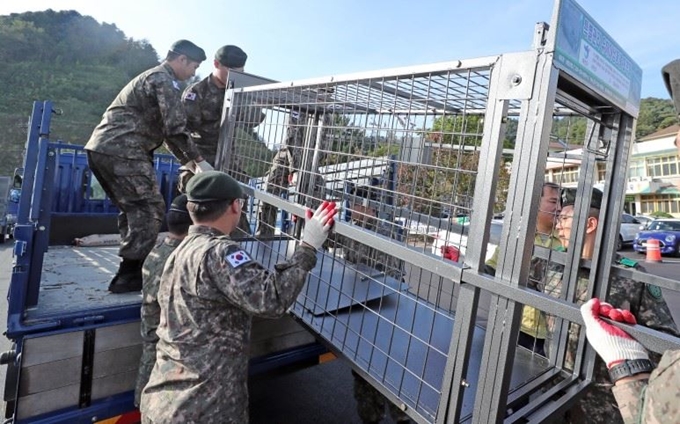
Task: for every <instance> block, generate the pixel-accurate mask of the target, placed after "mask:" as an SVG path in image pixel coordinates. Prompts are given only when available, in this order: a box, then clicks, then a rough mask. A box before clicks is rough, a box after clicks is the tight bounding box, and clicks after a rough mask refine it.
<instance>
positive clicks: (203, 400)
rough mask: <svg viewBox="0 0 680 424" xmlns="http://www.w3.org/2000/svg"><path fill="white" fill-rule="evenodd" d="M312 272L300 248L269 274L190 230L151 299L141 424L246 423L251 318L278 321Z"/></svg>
mask: <svg viewBox="0 0 680 424" xmlns="http://www.w3.org/2000/svg"><path fill="white" fill-rule="evenodd" d="M315 265H316V251H314V249H311V248H309V247H305V246H301V247H298V248H297V249H296V251H295V253H294V254H293V256H292V257H291V258H290V260H288V261H286V262H283V263H280V264H277V265H276V266H275V267H274V268H275V269H274V270H269V269H266V268H264V267H263V266H262V265H260V264H259V263H258V262H256V261H254V260H252V259H251V258H250V256H249V254H248V253H247V252H245V251H243V250H241V247H239V245H238V244H237V243H235V242H233V241H232V240H231V239H229V237H228V236H226V235H224V234H222V233H221V232H220V231H218V230H216V229H212V228H209V227H206V226H200V225H194V226H191V227H190V228H189V235H188V236H187V237H186V238H185V239H184V241H183V242H182V244H180V246H179V247H178V248H177V249H176V250H175V251H174V252H173V253H172V255H170V258H169V259H168V262H167V264H166V266H165V269H164V272H163V284H162V285H161V287H160V290H159V292H158V303H159V305H160V307H161V320H160V324H159V326H158V330H157V331H156V333H157V334H158V339H159V340H158V344H157V347H156V349H157V354H156V365H155V367H154V369H153V372H152V373H151V378H150V379H149V383H148V384H147V385H146V387H145V388H144V392H143V394H142V403H141V408H140V409H141V412H142V417H143V419H144V421H145V422H154V423H167V422H181V423H227V422H229V423H232V422H234V423H247V422H248V388H247V377H248V359H249V352H248V350H249V344H250V329H251V320H252V317H253V316H258V317H264V318H275V317H279V316H281V315H283V314H284V313H285V311H286V310H287V309H288V307H289V306H290V305H291V304H292V303H293V302H294V300H295V299H296V298H297V296H298V294H299V292H300V290H301V289H302V286H303V285H304V283H305V281H306V279H307V274H308V272H309V271H310V270H311V269H312V268H314V266H315Z"/></svg>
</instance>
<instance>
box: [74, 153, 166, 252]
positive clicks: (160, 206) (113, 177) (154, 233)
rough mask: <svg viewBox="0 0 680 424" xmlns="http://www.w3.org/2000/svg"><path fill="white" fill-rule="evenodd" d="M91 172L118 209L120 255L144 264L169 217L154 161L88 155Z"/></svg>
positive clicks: (97, 154)
mask: <svg viewBox="0 0 680 424" xmlns="http://www.w3.org/2000/svg"><path fill="white" fill-rule="evenodd" d="M87 161H88V164H89V166H90V170H91V171H92V173H93V174H94V176H95V177H96V178H97V180H98V181H99V183H100V184H101V186H102V188H103V189H104V192H106V195H107V196H108V197H109V198H110V199H111V201H112V202H113V203H114V204H115V205H116V206H117V207H118V209H119V210H120V213H119V215H118V231H119V232H120V236H121V243H120V249H119V252H118V255H119V256H121V257H123V258H125V259H131V260H144V258H146V256H147V255H148V254H149V252H150V251H151V249H153V247H154V244H155V243H156V238H157V237H158V232H159V231H160V228H161V223H162V222H163V219H164V216H165V201H164V200H163V196H161V193H160V190H159V188H158V183H157V181H156V172H155V171H154V168H153V163H152V162H151V161H141V160H128V159H123V158H119V157H114V156H108V155H103V154H101V153H96V152H92V151H88V152H87Z"/></svg>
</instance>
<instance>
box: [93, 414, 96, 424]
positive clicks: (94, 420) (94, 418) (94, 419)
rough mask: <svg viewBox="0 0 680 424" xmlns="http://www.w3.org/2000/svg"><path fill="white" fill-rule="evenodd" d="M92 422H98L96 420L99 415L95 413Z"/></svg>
mask: <svg viewBox="0 0 680 424" xmlns="http://www.w3.org/2000/svg"><path fill="white" fill-rule="evenodd" d="M92 422H93V423H96V422H97V416H96V415H95V416H94V417H92Z"/></svg>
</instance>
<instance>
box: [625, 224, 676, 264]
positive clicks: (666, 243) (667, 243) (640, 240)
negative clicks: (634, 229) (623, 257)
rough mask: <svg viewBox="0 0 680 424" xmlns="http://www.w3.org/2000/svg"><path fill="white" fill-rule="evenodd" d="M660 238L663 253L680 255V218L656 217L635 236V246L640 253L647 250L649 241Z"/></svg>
mask: <svg viewBox="0 0 680 424" xmlns="http://www.w3.org/2000/svg"><path fill="white" fill-rule="evenodd" d="M650 239H657V240H659V248H660V250H661V254H662V255H678V256H680V250H679V249H678V248H679V247H680V219H670V218H664V219H655V220H654V221H652V222H651V223H649V225H647V229H646V230H644V231H640V232H639V233H638V234H637V236H636V237H635V243H633V248H634V249H635V251H636V252H638V253H646V252H647V241H648V240H650Z"/></svg>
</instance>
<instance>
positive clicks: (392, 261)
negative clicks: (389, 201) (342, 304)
mask: <svg viewBox="0 0 680 424" xmlns="http://www.w3.org/2000/svg"><path fill="white" fill-rule="evenodd" d="M351 194H353V195H354V202H353V203H352V205H351V216H352V217H351V219H352V224H354V225H358V226H360V227H362V228H365V229H367V230H368V231H371V232H377V233H378V234H380V235H383V236H387V237H394V236H395V234H394V228H390V227H386V226H385V225H382V224H383V223H380V222H378V219H377V216H376V215H377V214H376V210H375V209H374V208H373V207H371V204H370V201H371V200H372V201H378V188H377V187H376V186H370V187H369V186H362V187H358V188H356V189H355V190H354V191H353V193H351ZM335 237H336V243H338V244H339V245H340V246H342V247H343V251H344V257H345V260H347V261H348V262H351V263H355V264H364V265H368V266H370V267H371V268H373V269H376V270H378V271H382V272H384V273H385V274H386V275H388V276H390V277H392V278H394V279H395V280H397V281H402V279H403V277H404V261H402V260H400V259H398V258H396V257H394V256H392V255H389V254H387V253H385V252H382V251H380V250H377V249H374V248H371V247H369V246H367V245H365V244H363V243H359V242H358V241H355V240H353V239H349V238H347V237H342V236H339V235H336V236H335ZM352 377H353V378H354V399H355V400H356V402H357V413H358V415H359V417H360V418H361V420H362V422H364V423H378V422H380V421H381V420H382V419H383V418H384V417H385V405H386V404H387V406H388V409H389V411H390V416H391V417H392V419H393V420H394V421H396V422H398V423H408V422H410V421H411V420H410V418H409V417H408V415H406V414H405V413H404V412H403V411H402V410H400V409H399V408H397V406H396V405H394V404H393V403H392V402H390V401H388V400H387V399H386V398H385V396H383V395H382V394H381V393H380V392H379V391H378V390H377V389H376V388H375V387H373V386H372V385H371V384H370V383H369V382H367V381H366V380H364V378H363V377H361V376H360V375H359V374H357V373H355V372H354V371H352Z"/></svg>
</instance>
